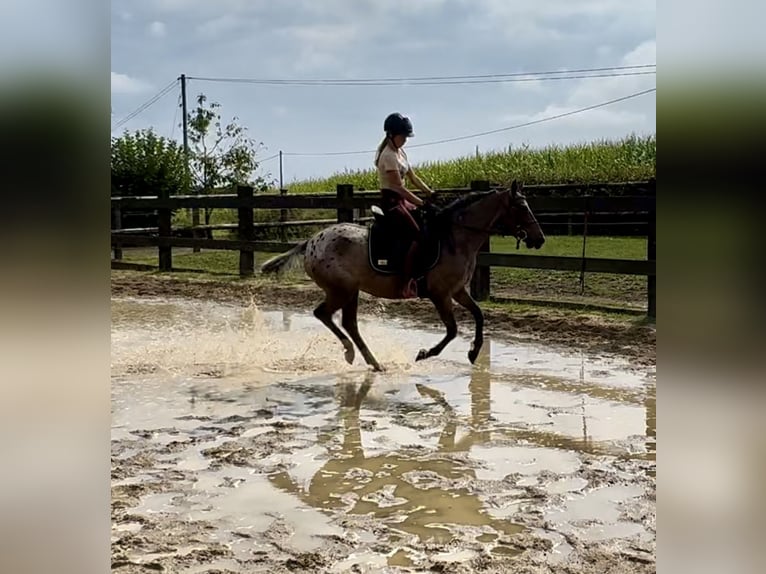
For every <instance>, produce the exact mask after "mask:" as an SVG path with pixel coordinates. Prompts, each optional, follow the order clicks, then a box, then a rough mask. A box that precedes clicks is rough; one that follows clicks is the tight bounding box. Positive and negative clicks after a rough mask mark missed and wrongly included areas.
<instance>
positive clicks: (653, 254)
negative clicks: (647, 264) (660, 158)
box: [646, 178, 657, 319]
mask: <svg viewBox="0 0 766 574" xmlns="http://www.w3.org/2000/svg"><path fill="white" fill-rule="evenodd" d="M656 186H657V181H656V180H655V179H654V178H652V179H651V181H650V182H649V190H650V193H651V195H652V199H653V200H654V201H653V203H652V207H651V208H650V210H649V229H648V232H647V241H646V258H647V259H648V260H649V261H656V260H657V187H656ZM655 269H656V266H655ZM655 272H656V271H655ZM646 294H647V297H648V301H647V305H646V311H647V313H646V314H647V315H648V316H649V318H651V319H656V318H657V276H656V275H649V276H648V277H647V278H646Z"/></svg>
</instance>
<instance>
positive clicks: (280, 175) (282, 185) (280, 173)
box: [279, 150, 285, 189]
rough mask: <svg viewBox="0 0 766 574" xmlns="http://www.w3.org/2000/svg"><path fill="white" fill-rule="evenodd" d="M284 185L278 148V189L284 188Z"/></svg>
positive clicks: (280, 152)
mask: <svg viewBox="0 0 766 574" xmlns="http://www.w3.org/2000/svg"><path fill="white" fill-rule="evenodd" d="M284 187H285V185H284V182H283V181H282V150H279V189H284Z"/></svg>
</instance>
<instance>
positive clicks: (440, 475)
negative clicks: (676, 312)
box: [112, 297, 656, 574]
mask: <svg viewBox="0 0 766 574" xmlns="http://www.w3.org/2000/svg"><path fill="white" fill-rule="evenodd" d="M460 328H461V334H462V335H463V337H459V338H458V339H457V340H455V341H453V342H452V343H451V344H450V346H448V347H447V349H446V350H445V351H444V352H443V353H442V356H441V357H439V358H435V359H429V360H427V361H424V362H421V363H415V362H414V357H415V355H416V354H417V351H418V350H419V349H420V348H421V347H430V346H432V345H433V344H434V343H435V342H437V341H438V340H439V339H440V338H441V337H442V335H443V332H442V331H441V330H426V329H421V328H418V327H417V326H416V325H411V324H407V323H404V322H401V321H391V320H385V321H384V320H382V319H380V318H372V317H366V318H361V320H360V330H361V332H362V336H363V337H364V338H365V339H366V341H367V342H368V344H369V346H370V348H371V350H372V352H373V353H374V354H376V356H377V358H378V360H379V361H381V363H382V364H383V365H384V366H385V367H387V372H385V373H383V374H373V373H371V372H369V371H368V369H367V368H366V367H365V365H364V364H363V362H362V359H361V358H360V357H359V356H357V359H356V363H355V364H354V365H348V364H346V363H345V361H344V360H343V353H342V351H341V345H340V343H339V342H338V341H337V340H336V339H335V338H334V337H333V335H332V334H331V333H330V332H329V331H328V330H327V329H326V328H325V327H324V326H322V325H321V324H320V323H319V322H318V321H317V320H316V319H314V318H313V317H312V316H309V315H306V314H298V313H295V314H291V313H290V312H289V311H281V310H265V309H258V308H255V307H254V306H250V307H247V308H245V307H241V306H237V305H234V304H232V305H225V304H218V303H211V302H205V301H201V300H184V299H162V300H160V299H151V298H143V297H142V298H113V299H112V567H113V571H114V572H118V573H120V574H127V573H132V572H151V571H155V572H157V571H162V572H179V573H183V572H188V573H202V572H207V573H213V572H219V573H220V572H238V573H239V572H271V573H274V572H407V571H413V572H415V571H419V572H423V571H425V572H428V571H433V572H511V571H512V572H593V573H595V572H654V571H655V564H654V555H655V539H656V535H655V483H654V469H655V463H654V460H655V456H654V454H655V446H656V442H655V380H654V372H653V370H652V371H647V370H646V369H633V368H631V366H630V365H628V364H625V363H620V362H618V361H616V360H613V359H612V360H606V359H603V358H598V357H590V356H584V355H582V354H580V353H572V354H570V355H567V354H562V353H560V352H552V351H550V350H546V349H545V348H543V347H541V346H540V345H539V344H538V343H535V344H533V343H531V342H529V341H525V340H524V339H514V338H513V337H510V336H509V337H508V338H506V339H504V340H502V341H501V340H498V339H497V338H495V339H494V340H488V341H487V343H486V346H485V348H484V350H483V352H482V354H481V355H480V357H479V359H478V361H477V364H476V365H475V366H472V365H470V364H469V363H468V360H467V358H466V353H467V351H468V348H469V339H468V337H469V336H470V335H471V332H472V326H468V325H460Z"/></svg>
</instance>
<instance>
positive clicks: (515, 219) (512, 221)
mask: <svg viewBox="0 0 766 574" xmlns="http://www.w3.org/2000/svg"><path fill="white" fill-rule="evenodd" d="M522 187H523V186H522V184H520V183H518V182H517V181H516V180H515V179H514V180H513V183H511V189H510V190H506V191H505V192H503V193H504V198H503V205H504V209H503V212H502V213H501V214H500V218H499V219H498V220H497V223H496V227H497V230H498V231H500V232H501V233H503V234H507V235H513V236H514V237H515V238H516V239H517V240H518V241H519V242H521V241H523V242H524V244H525V245H526V246H527V247H528V248H530V249H532V248H534V249H540V247H542V246H543V243H545V234H544V233H543V230H542V229H541V228H540V224H539V223H538V222H537V219H535V216H534V214H533V213H532V210H531V209H530V208H529V204H528V203H527V199H526V197H524V194H523V193H522Z"/></svg>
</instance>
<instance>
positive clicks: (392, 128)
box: [383, 112, 414, 138]
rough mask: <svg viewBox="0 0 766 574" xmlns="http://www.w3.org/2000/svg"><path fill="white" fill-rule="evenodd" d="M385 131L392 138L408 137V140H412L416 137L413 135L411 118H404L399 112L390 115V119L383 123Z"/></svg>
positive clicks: (387, 118)
mask: <svg viewBox="0 0 766 574" xmlns="http://www.w3.org/2000/svg"><path fill="white" fill-rule="evenodd" d="M383 131H385V132H386V133H387V134H388V135H390V136H407V137H408V138H411V137H412V136H413V135H414V134H413V133H412V122H411V121H410V118H408V117H406V116H403V115H402V114H400V113H398V112H395V113H393V114H389V115H388V117H386V121H385V122H383Z"/></svg>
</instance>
